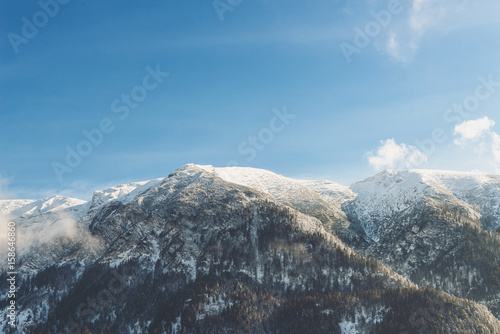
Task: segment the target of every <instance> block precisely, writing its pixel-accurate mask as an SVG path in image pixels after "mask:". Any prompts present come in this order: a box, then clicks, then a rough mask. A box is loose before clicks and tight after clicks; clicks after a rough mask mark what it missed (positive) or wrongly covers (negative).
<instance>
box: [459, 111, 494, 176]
mask: <svg viewBox="0 0 500 334" xmlns="http://www.w3.org/2000/svg"><path fill="white" fill-rule="evenodd" d="M494 125H495V121H493V120H491V119H489V118H488V117H486V116H485V117H483V118H479V119H476V120H469V121H464V122H462V123H460V124H459V125H457V126H455V131H454V134H455V135H458V136H459V138H457V139H455V140H454V143H455V145H457V146H460V147H462V148H464V149H468V148H472V149H473V150H474V151H475V152H476V153H477V154H478V155H483V156H484V155H486V156H487V157H488V159H489V161H490V164H491V165H492V167H493V168H494V169H495V172H496V173H500V135H499V134H498V133H496V132H495V131H493V130H492V127H493V126H494Z"/></svg>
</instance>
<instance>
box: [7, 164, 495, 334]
mask: <svg viewBox="0 0 500 334" xmlns="http://www.w3.org/2000/svg"><path fill="white" fill-rule="evenodd" d="M421 174H422V172H415V173H414V172H396V171H388V172H386V173H381V174H379V175H377V176H375V177H374V178H371V179H368V180H365V181H364V182H362V183H359V184H356V185H353V186H352V187H351V188H350V189H348V188H346V187H343V186H340V185H338V184H335V183H334V182H329V181H304V180H292V179H289V178H285V177H282V176H279V175H276V174H274V173H271V172H268V171H263V170H255V169H247V168H221V169H219V168H213V167H211V166H197V165H192V164H190V165H186V166H183V167H181V168H179V169H177V170H175V171H174V172H172V173H171V174H170V175H169V176H168V177H167V178H164V179H157V180H152V181H145V182H134V183H130V184H128V185H122V186H117V187H112V188H109V189H107V190H103V191H96V192H95V193H94V196H93V198H92V200H91V201H90V202H88V203H84V202H81V201H75V200H71V199H62V198H58V199H48V200H42V201H40V202H39V203H37V204H36V205H35V202H34V201H10V202H9V203H6V202H5V203H2V202H0V208H2V207H3V208H4V209H3V210H4V211H3V212H9V214H10V215H11V217H13V218H12V219H14V220H16V221H17V222H18V226H19V227H20V228H24V227H27V228H33V226H37V228H40V230H39V231H51V230H54V231H55V230H57V229H54V226H57V222H58V221H60V220H61V219H60V217H61V216H69V217H70V218H71V222H72V224H73V225H72V226H75V231H76V233H73V234H65V235H64V234H58V233H53V234H52V235H51V236H50V238H48V239H47V240H44V241H43V242H42V243H40V244H35V245H31V247H29V248H26V251H25V252H22V253H20V255H21V256H20V275H19V296H22V297H20V298H19V299H18V302H19V310H20V311H19V314H18V319H19V323H20V325H21V327H22V328H24V330H26V331H27V332H36V333H40V332H41V333H48V332H52V333H53V332H61V331H63V332H64V331H65V328H66V330H70V329H71V328H75V329H76V328H79V329H80V330H81V331H82V332H110V333H124V332H134V331H135V332H137V333H146V332H148V333H180V332H181V331H182V332H184V333H196V332H211V333H219V332H248V333H278V332H291V333H304V332H306V333H307V332H311V333H322V332H325V333H347V332H353V333H371V332H377V333H379V332H383V333H401V332H404V331H407V332H410V333H412V332H419V331H420V332H426V333H443V332H444V333H453V332H460V333H497V332H500V322H499V321H498V319H496V318H495V317H494V316H493V315H492V313H490V311H489V310H488V309H487V308H486V307H484V306H482V305H479V304H477V303H475V302H473V301H468V300H465V299H461V298H459V297H461V296H464V297H467V298H471V299H474V300H476V301H479V302H481V303H482V304H484V305H487V306H488V307H490V308H491V309H492V310H493V311H494V312H495V314H497V315H498V308H497V306H498V303H497V299H496V297H495V296H496V294H497V293H498V289H497V285H498V284H497V283H496V282H497V281H498V280H497V281H495V277H497V278H498V277H500V273H499V274H498V276H497V274H496V270H498V268H499V265H498V261H497V255H498V249H499V248H500V247H498V246H499V244H498V243H497V239H496V234H497V233H496V232H490V231H486V230H484V229H483V224H482V222H481V218H482V215H481V208H480V207H479V206H474V204H469V203H466V202H465V201H464V200H461V199H459V198H458V197H457V196H455V195H454V193H453V192H452V191H451V190H449V187H451V186H452V185H450V184H451V183H452V181H449V180H448V179H447V180H448V181H446V182H451V183H450V184H445V183H443V182H444V181H443V182H442V183H441V184H437V181H435V180H434V181H432V182H434V183H435V184H429V183H431V182H430V181H428V180H427V179H424V178H423V177H422V176H421ZM453 182H455V181H453ZM484 182H489V181H484ZM443 184H444V185H443ZM445 186H446V187H445ZM459 188H460V187H459ZM483 188H486V187H485V186H483ZM457 189H458V188H457ZM460 189H462V188H460ZM488 191H490V192H491V191H492V190H491V189H490V190H488ZM477 196H480V195H477ZM2 205H3V206H2ZM34 208H35V209H34ZM341 209H342V210H343V211H340V210H341ZM15 214H17V216H15ZM28 223H29V224H28ZM361 240H362V241H363V242H361ZM474 256H476V258H474ZM372 258H374V259H378V260H380V262H379V261H377V260H373V259H372ZM485 259H488V260H489V263H486V262H485ZM398 273H399V274H398ZM0 276H1V277H0V289H2V290H3V289H6V288H7V286H6V277H5V275H0ZM405 277H406V278H405ZM412 280H413V281H415V282H417V283H418V284H421V285H426V286H430V287H435V288H439V289H443V290H445V291H447V292H449V293H450V294H454V295H456V296H459V297H453V296H450V295H448V294H446V293H444V292H441V291H437V290H434V289H423V288H418V287H417V286H416V285H415V284H414V283H413V282H412ZM1 298H5V297H4V296H2V297H0V318H4V316H5V309H6V307H4V306H6V305H5V303H6V302H7V301H6V299H1ZM444 319H446V320H444ZM464 321H465V322H464ZM3 330H4V332H8V330H7V327H3Z"/></svg>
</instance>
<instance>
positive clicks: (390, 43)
mask: <svg viewBox="0 0 500 334" xmlns="http://www.w3.org/2000/svg"><path fill="white" fill-rule="evenodd" d="M464 2H465V0H458V1H457V0H455V1H451V0H443V1H434V0H413V1H411V6H410V9H409V14H408V19H407V20H406V21H405V22H404V24H403V25H400V26H398V27H397V28H396V29H394V30H392V31H391V32H390V33H389V36H388V39H387V43H386V52H387V53H388V54H389V55H390V56H391V57H392V58H393V59H395V60H397V61H400V62H408V61H410V60H411V59H413V57H414V55H415V53H416V52H417V51H418V49H419V48H420V43H421V40H422V38H423V37H424V35H425V34H426V33H428V32H429V31H431V30H437V31H441V32H446V31H447V30H448V29H450V26H449V23H448V22H446V20H445V19H446V18H447V17H449V16H450V14H451V13H452V12H456V11H457V10H459V9H460V8H462V4H463V3H464Z"/></svg>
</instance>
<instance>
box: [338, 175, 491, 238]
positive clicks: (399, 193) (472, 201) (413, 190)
mask: <svg viewBox="0 0 500 334" xmlns="http://www.w3.org/2000/svg"><path fill="white" fill-rule="evenodd" d="M350 189H351V190H352V191H353V192H354V193H355V194H356V197H355V198H354V199H353V200H351V201H348V202H346V203H345V205H344V206H343V209H344V210H345V211H348V212H350V214H351V215H354V216H355V217H356V219H357V220H358V221H359V223H360V224H361V225H362V226H363V228H364V230H365V232H366V233H367V235H368V236H369V237H370V238H371V239H373V240H374V241H377V240H378V238H379V236H380V233H381V230H382V229H383V228H384V226H385V222H386V221H387V220H388V219H390V218H391V217H393V216H394V215H396V214H398V213H401V212H403V211H404V210H406V209H408V208H410V207H413V206H415V205H419V204H423V203H424V202H425V201H426V200H427V199H428V198H429V197H431V196H444V197H446V198H448V199H449V200H451V201H455V202H457V204H458V205H460V206H462V207H463V208H464V209H465V210H466V211H467V215H468V216H469V217H471V218H473V219H482V218H483V224H485V222H486V223H487V224H485V225H486V226H485V227H486V228H488V229H496V228H498V226H499V225H500V212H499V205H500V177H498V176H490V175H485V174H479V173H460V172H447V171H434V170H385V171H383V172H381V173H378V174H377V175H375V176H373V177H370V178H368V179H366V180H364V181H361V182H357V183H355V184H353V185H352V186H351V187H350ZM479 211H480V212H479ZM486 217H488V218H487V219H486V220H484V218H486Z"/></svg>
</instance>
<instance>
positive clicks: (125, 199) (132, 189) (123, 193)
mask: <svg viewBox="0 0 500 334" xmlns="http://www.w3.org/2000/svg"><path fill="white" fill-rule="evenodd" d="M163 180H164V179H163V178H159V179H154V180H149V181H141V182H131V183H127V184H122V185H119V186H114V187H111V188H108V189H104V190H96V191H94V194H93V195H92V200H91V204H90V206H91V207H96V206H100V205H103V204H106V203H108V202H111V201H120V202H122V203H123V204H126V203H129V202H130V201H132V200H133V199H134V198H135V196H137V195H138V194H140V193H143V192H146V191H148V190H149V189H151V188H153V187H156V186H158V185H159V184H160V183H161V182H162V181H163Z"/></svg>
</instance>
